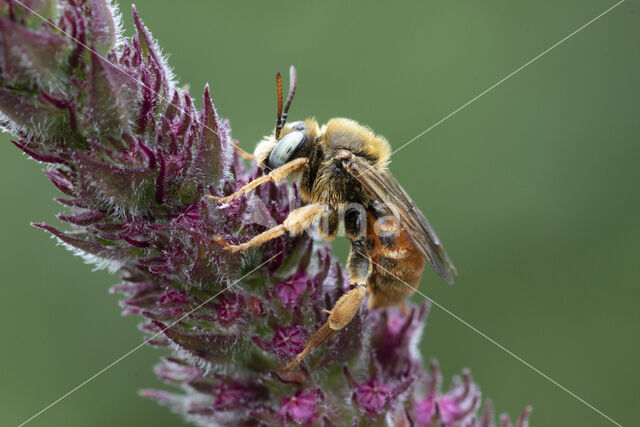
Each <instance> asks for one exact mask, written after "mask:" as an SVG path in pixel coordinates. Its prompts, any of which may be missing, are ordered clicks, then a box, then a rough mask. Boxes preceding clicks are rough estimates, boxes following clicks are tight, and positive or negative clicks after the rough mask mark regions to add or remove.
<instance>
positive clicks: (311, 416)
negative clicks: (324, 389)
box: [278, 390, 322, 424]
mask: <svg viewBox="0 0 640 427" xmlns="http://www.w3.org/2000/svg"><path fill="white" fill-rule="evenodd" d="M321 396H322V394H321V393H320V392H319V391H318V390H316V391H309V390H298V391H296V392H295V393H294V394H293V395H292V396H285V397H283V398H282V404H281V405H280V410H279V411H278V415H279V416H280V421H281V422H283V423H284V422H287V421H289V420H291V421H293V422H295V423H298V424H311V423H312V422H313V421H315V420H316V418H317V416H316V413H317V410H318V401H319V400H320V399H321Z"/></svg>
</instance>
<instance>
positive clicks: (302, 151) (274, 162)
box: [265, 119, 320, 169]
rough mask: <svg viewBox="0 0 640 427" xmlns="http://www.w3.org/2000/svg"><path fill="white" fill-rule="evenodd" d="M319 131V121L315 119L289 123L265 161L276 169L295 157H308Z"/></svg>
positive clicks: (271, 167)
mask: <svg viewBox="0 0 640 427" xmlns="http://www.w3.org/2000/svg"><path fill="white" fill-rule="evenodd" d="M319 133H320V131H319V129H318V123H317V122H316V121H315V120H313V119H308V120H305V121H304V122H293V123H291V124H289V125H288V126H286V127H285V128H284V129H282V132H281V133H280V138H279V139H278V140H277V142H276V144H275V146H274V147H273V149H272V150H271V152H270V153H269V157H268V159H267V161H266V162H265V164H266V166H267V167H268V168H270V169H275V168H277V167H280V166H282V165H284V164H285V163H287V162H289V161H291V160H293V159H297V158H300V157H307V156H308V155H309V153H310V152H311V148H312V147H313V143H314V142H315V141H316V139H317V137H318V135H319Z"/></svg>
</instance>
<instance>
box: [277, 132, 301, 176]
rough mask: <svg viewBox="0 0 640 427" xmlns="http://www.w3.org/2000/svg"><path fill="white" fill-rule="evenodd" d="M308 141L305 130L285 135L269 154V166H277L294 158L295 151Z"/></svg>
mask: <svg viewBox="0 0 640 427" xmlns="http://www.w3.org/2000/svg"><path fill="white" fill-rule="evenodd" d="M305 142H306V137H305V136H304V133H303V132H300V131H293V132H289V133H288V134H286V135H285V136H283V137H282V138H281V139H280V141H278V144H276V146H275V148H274V149H273V151H271V154H269V167H271V168H277V167H280V166H282V165H284V164H285V163H287V162H288V161H290V160H292V158H293V155H294V154H295V152H296V151H297V150H298V149H299V148H300V147H302V146H303V145H304V144H305Z"/></svg>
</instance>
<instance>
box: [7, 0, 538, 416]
mask: <svg viewBox="0 0 640 427" xmlns="http://www.w3.org/2000/svg"><path fill="white" fill-rule="evenodd" d="M25 4H26V5H27V6H28V7H30V8H32V9H33V10H35V11H36V12H38V13H39V14H41V15H43V16H44V17H46V18H47V19H48V21H47V23H42V22H41V21H40V18H38V17H37V15H35V14H34V13H32V12H30V11H29V10H27V9H25V8H24V7H23V6H21V5H20V4H19V3H17V2H2V3H1V4H0V50H2V55H0V111H1V113H2V114H1V115H0V125H1V126H2V128H3V129H4V130H7V131H9V132H11V133H13V134H14V135H15V138H16V140H15V141H13V143H14V145H15V146H16V147H17V148H19V149H20V150H22V151H24V152H25V153H26V154H27V155H28V156H30V157H32V158H33V159H35V160H36V161H39V162H42V163H45V164H46V170H45V173H46V175H47V178H48V179H49V181H50V182H51V183H52V184H53V186H54V187H55V188H57V189H58V190H59V191H60V192H61V193H62V195H61V196H62V197H59V198H57V199H56V200H57V201H59V202H60V204H61V205H62V209H64V212H63V213H61V214H60V215H58V219H59V220H60V221H61V223H62V224H61V225H59V226H57V227H56V226H52V225H48V224H34V225H35V226H36V227H38V228H40V229H43V230H45V231H46V232H48V233H50V234H51V235H52V236H54V237H55V238H56V239H57V240H59V241H60V242H61V243H63V244H64V246H65V247H67V248H69V249H72V250H73V251H74V252H75V253H76V254H78V255H80V256H82V257H83V258H85V259H86V260H87V261H88V262H90V263H93V264H95V265H96V266H98V267H100V268H107V269H109V270H110V271H113V272H115V271H118V272H119V273H120V275H121V283H120V284H117V285H115V286H113V287H112V289H111V291H112V292H119V293H121V294H123V295H124V296H123V300H122V301H121V305H122V307H123V314H126V315H129V314H135V315H136V316H140V319H141V323H140V326H139V329H140V330H141V331H142V332H143V333H144V334H145V335H146V341H145V342H146V343H147V344H149V345H151V346H155V347H163V348H165V349H166V350H165V351H168V352H170V353H171V356H169V357H165V358H163V359H161V361H160V362H159V363H158V364H157V365H156V367H155V373H156V375H157V376H158V377H159V378H160V379H161V380H162V381H163V382H164V383H166V384H167V386H169V387H174V388H175V389H176V391H175V392H169V391H163V390H143V391H142V392H141V395H143V396H145V397H148V398H152V399H155V400H157V401H158V402H159V403H160V404H162V405H165V406H167V407H169V408H171V409H172V410H173V411H175V412H177V413H180V414H182V415H183V416H184V417H185V418H186V419H188V420H190V421H192V422H194V423H197V424H199V425H281V424H283V423H284V424H291V423H295V424H322V425H344V424H345V423H348V424H352V423H356V424H357V423H360V425H369V424H375V423H379V424H384V423H387V424H388V423H391V424H394V425H403V423H404V425H406V424H408V423H410V422H415V423H416V424H417V425H429V426H431V425H436V424H434V422H435V423H438V424H437V425H445V426H458V425H460V426H462V425H468V426H482V427H490V426H491V423H492V419H491V416H492V414H491V409H490V406H489V404H485V409H484V412H483V415H482V418H478V414H477V412H478V408H479V407H480V403H481V402H480V392H479V391H478V388H477V387H476V386H475V385H474V384H473V383H472V382H471V377H470V375H469V374H465V375H464V378H463V380H461V381H458V382H454V383H453V386H452V387H451V389H450V390H449V391H448V392H446V393H444V394H443V393H441V391H440V383H441V381H440V377H439V372H438V371H437V366H435V365H433V366H432V370H431V373H430V374H427V373H426V372H424V369H423V366H422V365H423V363H422V358H421V356H420V354H419V353H418V351H417V348H416V344H417V341H418V337H419V336H420V335H421V333H422V329H423V327H424V320H425V318H426V315H427V311H428V304H424V305H422V306H421V307H414V306H412V305H411V304H408V305H407V307H406V310H400V309H398V308H390V309H387V310H377V311H372V312H369V311H368V310H366V309H362V310H361V311H360V312H359V313H358V314H357V315H356V317H355V318H354V320H353V322H351V323H350V324H349V325H348V326H347V327H345V328H344V329H343V330H342V331H340V332H339V333H338V334H336V335H335V336H334V337H333V338H332V339H330V340H328V341H327V342H326V343H325V344H324V345H323V347H321V348H318V349H317V350H315V351H313V352H312V353H311V354H310V355H309V356H308V357H307V358H306V359H305V361H304V362H303V363H302V364H301V366H300V369H299V370H298V371H296V372H289V373H284V372H281V371H280V368H281V367H282V365H283V364H284V363H286V362H288V361H290V360H291V359H292V358H293V357H294V356H295V355H297V354H298V353H299V352H300V351H301V350H302V349H303V348H304V347H305V345H306V343H307V340H308V339H309V337H310V336H311V335H312V334H313V333H314V332H315V331H316V330H317V329H318V327H319V326H320V325H322V324H323V323H324V321H325V320H326V313H324V312H323V310H326V309H330V308H331V306H332V304H333V303H334V302H335V301H336V300H337V298H339V296H340V295H341V294H342V293H344V292H345V291H346V290H347V288H348V285H347V283H348V282H347V281H346V280H345V275H344V272H343V271H342V268H341V267H340V263H339V262H338V260H336V259H335V258H334V257H333V256H332V255H331V251H330V247H329V246H328V245H323V244H318V243H316V242H314V241H313V240H312V239H311V238H310V237H309V236H308V235H301V236H298V237H291V236H282V237H280V238H277V239H274V240H273V241H272V242H270V243H268V244H265V245H263V246H262V247H260V248H257V249H256V250H255V251H252V252H251V253H250V254H243V253H231V252H228V251H226V250H225V249H224V248H223V247H222V246H221V245H220V244H219V243H218V237H220V236H222V237H223V238H224V239H225V240H226V241H230V242H234V243H235V242H240V241H246V240H248V239H249V238H251V237H252V236H253V235H255V234H257V233H259V232H262V231H264V230H265V228H266V227H269V226H272V225H275V224H278V223H281V222H282V221H283V220H284V219H285V218H286V217H287V215H288V213H289V212H290V211H291V210H292V209H295V208H296V207H298V206H299V205H300V195H299V191H298V189H297V187H296V186H295V185H294V186H293V187H287V185H286V183H280V184H274V183H268V184H265V185H263V186H260V187H259V188H257V189H256V190H255V191H254V192H253V193H252V194H251V196H250V198H241V199H238V200H235V201H233V202H232V203H230V204H228V205H223V206H218V205H217V204H215V203H212V202H210V201H209V200H207V198H206V197H205V196H206V195H208V194H214V195H223V194H230V193H232V192H234V191H235V190H236V189H237V188H238V187H239V186H241V185H242V184H244V183H246V182H249V181H251V180H252V179H254V178H256V177H258V176H260V175H261V174H262V171H260V170H258V169H257V168H255V167H252V168H248V167H247V166H246V165H245V164H244V163H243V162H242V161H241V160H240V158H239V157H238V156H237V154H236V153H235V150H234V149H233V147H232V144H231V141H232V140H231V129H230V126H229V122H228V121H227V120H224V119H222V118H221V117H220V116H219V114H218V112H217V110H216V108H215V106H214V104H213V97H212V93H211V91H210V89H209V87H208V86H206V87H205V88H204V90H203V95H202V105H201V107H200V108H199V109H198V107H197V106H196V105H195V104H194V102H193V100H192V97H191V95H190V94H189V93H188V92H187V91H186V90H183V89H180V88H179V85H178V84H177V83H176V82H175V81H174V77H173V74H172V72H171V70H170V68H169V67H168V65H167V63H166V59H165V58H164V57H163V56H162V54H161V53H160V50H159V48H158V45H157V43H156V42H155V40H154V39H153V38H152V36H151V33H150V32H149V30H148V29H147V28H146V27H145V25H144V24H143V23H142V20H141V19H140V17H139V15H138V13H137V11H136V10H135V9H133V18H134V25H135V34H133V35H132V36H131V37H128V38H126V39H125V38H123V36H122V30H121V29H120V28H118V25H117V24H116V21H117V20H114V16H115V15H116V14H117V11H116V10H115V8H114V6H113V4H112V3H111V2H110V1H108V0H73V1H72V0H29V1H26V0H25ZM60 29H62V30H63V31H64V32H66V33H68V34H70V35H71V37H72V38H70V37H68V36H67V35H65V34H64V33H63V32H62V31H60ZM77 41H80V42H81V43H78V42H77ZM87 46H90V47H91V49H88V48H87ZM405 311H406V313H405ZM349 395H350V397H351V400H349V399H345V396H349ZM528 415H529V410H527V411H525V413H523V415H522V416H521V417H520V419H519V421H518V426H519V427H522V426H524V425H525V424H526V422H527V420H528ZM502 420H503V421H502V423H503V425H504V426H508V425H510V421H509V420H508V417H506V416H503V417H502Z"/></svg>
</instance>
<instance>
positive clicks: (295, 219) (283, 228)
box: [215, 203, 328, 252]
mask: <svg viewBox="0 0 640 427" xmlns="http://www.w3.org/2000/svg"><path fill="white" fill-rule="evenodd" d="M327 209H328V207H327V206H326V205H324V204H322V203H316V204H313V205H306V206H302V207H301V208H298V209H295V210H293V211H291V212H289V215H288V216H287V218H286V219H285V220H284V222H283V223H282V224H280V225H277V226H275V227H273V228H270V229H269V230H266V231H263V232H262V233H260V234H258V235H257V236H255V237H253V238H252V239H251V240H249V241H248V242H245V243H241V244H239V245H230V244H228V243H227V242H225V241H224V239H222V238H221V237H219V238H217V239H215V240H216V241H217V242H218V243H220V244H221V245H223V246H224V248H225V249H227V250H230V251H232V252H238V251H246V250H247V249H251V248H254V247H256V246H260V245H262V244H263V243H266V242H268V241H269V240H271V239H275V238H276V237H280V236H282V235H283V234H284V233H287V232H288V233H289V234H290V235H292V236H297V235H298V234H302V233H303V232H304V230H306V229H307V228H309V226H310V225H311V223H312V222H313V221H314V220H315V219H317V218H319V217H320V216H322V214H323V213H324V212H325V211H326V210H327Z"/></svg>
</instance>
